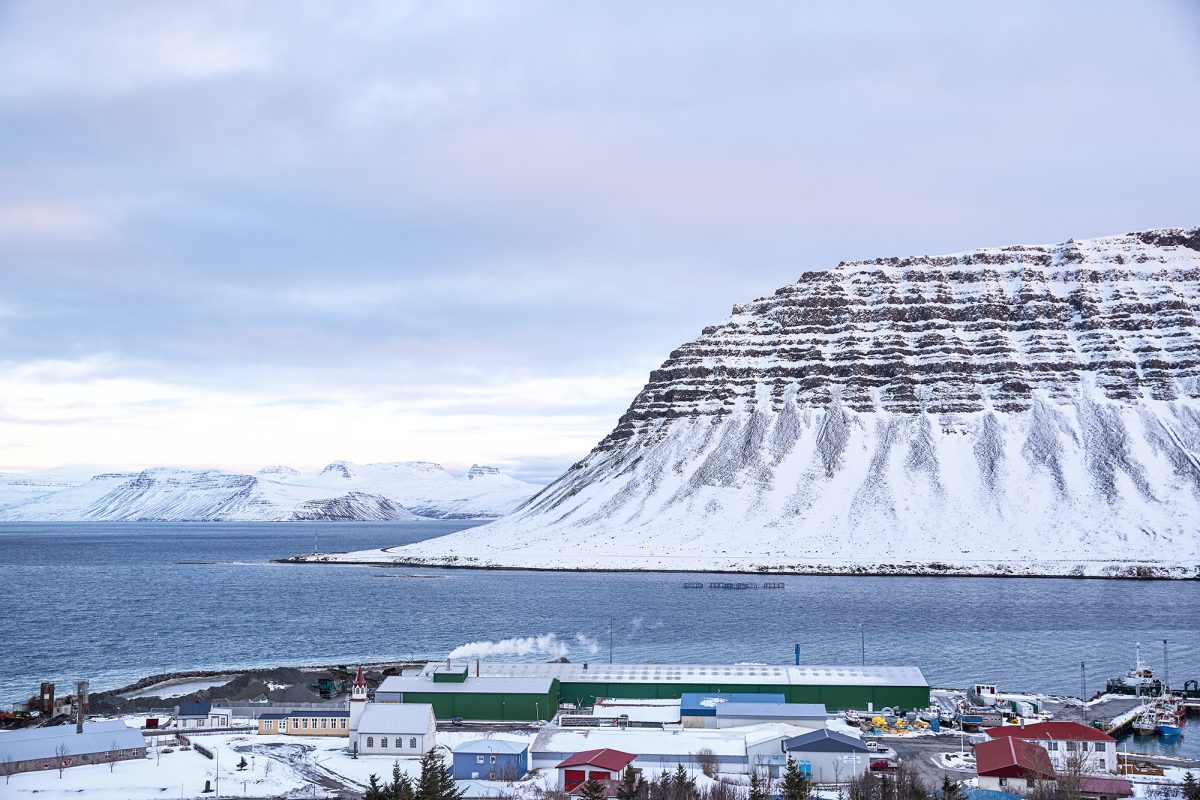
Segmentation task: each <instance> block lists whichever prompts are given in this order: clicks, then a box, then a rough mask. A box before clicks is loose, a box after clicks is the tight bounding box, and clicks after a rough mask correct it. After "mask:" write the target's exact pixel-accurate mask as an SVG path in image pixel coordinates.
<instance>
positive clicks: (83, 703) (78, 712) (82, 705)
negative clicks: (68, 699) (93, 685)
mask: <svg viewBox="0 0 1200 800" xmlns="http://www.w3.org/2000/svg"><path fill="white" fill-rule="evenodd" d="M87 706H88V681H87V679H86V678H85V679H84V680H81V681H79V682H78V683H76V684H75V732H76V733H83V718H84V716H85V715H86V714H87Z"/></svg>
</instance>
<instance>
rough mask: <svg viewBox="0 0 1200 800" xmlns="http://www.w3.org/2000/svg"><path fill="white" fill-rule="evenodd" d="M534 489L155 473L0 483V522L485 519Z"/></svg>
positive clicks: (486, 479)
mask: <svg viewBox="0 0 1200 800" xmlns="http://www.w3.org/2000/svg"><path fill="white" fill-rule="evenodd" d="M540 488H541V487H539V486H536V485H534V484H531V483H525V482H523V481H519V480H517V479H515V478H512V477H510V476H508V475H504V474H502V473H501V472H500V470H499V469H497V468H496V467H487V466H479V465H475V466H473V467H471V469H470V470H469V471H468V472H467V474H466V475H465V476H463V477H455V476H453V475H451V474H450V473H449V472H447V471H446V470H445V468H444V467H442V466H441V465H440V464H435V463H432V462H429V461H406V462H399V463H384V464H352V463H350V462H348V461H334V462H333V463H331V464H329V465H328V466H326V467H325V468H324V469H322V470H321V471H320V472H319V473H316V474H311V473H310V474H305V473H302V472H300V471H299V470H296V469H293V468H291V467H286V466H270V467H264V468H263V469H260V470H259V471H258V472H256V473H254V474H253V475H248V474H244V473H239V472H225V471H223V470H215V469H181V468H174V467H154V468H151V469H145V470H141V471H140V472H104V473H100V474H97V475H92V476H91V477H90V478H89V477H86V476H79V475H71V474H70V472H69V471H67V470H53V471H49V472H45V473H38V474H28V475H0V521H25V522H34V521H86V520H97V521H100V520H109V521H124V522H136V521H161V522H192V521H264V522H266V521H288V520H331V521H334V520H344V521H354V520H411V519H422V518H424V519H481V518H482V519H487V518H493V517H499V516H502V515H504V514H506V513H508V512H509V511H511V510H513V509H514V508H516V507H517V506H518V505H520V504H521V503H522V502H524V501H525V500H527V499H528V498H529V497H531V496H532V495H533V494H534V493H535V492H537V491H538V490H539V489H540Z"/></svg>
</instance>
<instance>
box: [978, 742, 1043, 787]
mask: <svg viewBox="0 0 1200 800" xmlns="http://www.w3.org/2000/svg"><path fill="white" fill-rule="evenodd" d="M975 771H976V772H978V773H979V788H980V789H993V790H998V791H1002V792H1011V791H1014V790H1023V789H1027V788H1029V787H1032V786H1036V785H1037V784H1038V782H1040V781H1052V780H1054V778H1055V773H1054V765H1053V764H1051V763H1050V754H1049V753H1047V752H1046V750H1045V749H1044V748H1042V747H1039V746H1038V745H1036V744H1033V743H1031V742H1027V741H1025V740H1023V739H1018V738H1016V737H1012V736H1004V737H1000V738H996V739H990V740H988V741H986V742H980V743H979V744H977V745H975Z"/></svg>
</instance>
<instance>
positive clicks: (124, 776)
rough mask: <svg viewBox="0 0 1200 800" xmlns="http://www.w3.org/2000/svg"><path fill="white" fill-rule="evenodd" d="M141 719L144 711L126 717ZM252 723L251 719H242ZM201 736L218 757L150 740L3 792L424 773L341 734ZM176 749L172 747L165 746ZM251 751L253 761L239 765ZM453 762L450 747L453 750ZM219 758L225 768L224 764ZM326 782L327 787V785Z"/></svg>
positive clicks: (330, 785)
mask: <svg viewBox="0 0 1200 800" xmlns="http://www.w3.org/2000/svg"><path fill="white" fill-rule="evenodd" d="M126 721H127V722H130V723H131V724H134V723H136V722H138V721H140V718H127V719H126ZM236 722H237V724H249V723H250V720H236ZM482 735H483V734H480V733H479V732H478V731H463V732H458V731H454V732H442V731H439V732H438V735H437V741H438V746H439V747H440V748H450V749H452V748H454V747H455V746H457V745H459V744H462V743H463V742H467V741H471V740H474V739H478V738H480V737H481V736H482ZM491 738H495V739H511V740H515V741H523V742H529V741H532V737H531V736H518V735H513V734H505V733H498V734H493V735H492V736H491ZM192 741H193V743H195V744H201V745H203V746H204V747H206V748H208V749H209V750H212V751H213V753H214V755H216V758H215V759H213V760H209V759H207V758H205V757H204V756H202V755H201V754H200V753H198V752H196V751H195V750H180V749H178V748H170V747H167V746H166V745H164V746H163V747H162V748H160V749H159V750H158V751H157V752H156V751H155V749H154V746H153V742H151V748H150V755H149V757H148V758H146V759H143V760H138V761H120V762H117V763H116V764H115V765H114V766H113V769H112V770H111V771H110V769H109V765H107V764H99V765H94V766H85V767H72V768H70V769H66V770H63V773H62V777H61V778H59V775H58V771H57V770H49V771H47V772H31V773H23V774H20V775H14V776H13V777H12V779H11V781H10V782H9V783H8V785H4V784H0V797H4V798H19V797H29V798H32V797H37V798H41V799H42V800H56V799H57V798H67V797H72V798H75V797H79V796H80V795H83V796H86V797H89V798H104V799H105V800H145V799H147V798H164V797H170V798H176V797H178V798H189V799H190V798H210V797H212V796H213V794H204V786H205V781H210V782H211V783H212V785H213V787H214V788H215V787H216V785H217V781H218V778H219V780H220V790H221V794H222V795H223V796H230V797H289V798H302V797H313V796H321V797H324V796H326V794H329V793H332V792H333V791H337V790H338V789H340V788H351V789H362V788H365V787H366V785H367V781H368V780H369V778H370V776H371V774H372V773H374V774H376V775H377V776H379V778H380V780H384V779H387V780H390V779H391V774H392V765H393V764H394V763H396V762H397V761H398V762H399V763H400V767H401V769H402V770H404V771H405V772H406V773H407V774H408V775H410V776H412V777H413V778H414V779H415V778H416V777H417V776H418V775H420V759H419V758H397V757H395V756H360V757H359V758H358V759H353V758H351V757H350V755H349V753H347V752H346V743H347V739H345V738H343V737H336V736H313V737H299V736H259V735H257V734H255V733H237V734H215V735H203V736H192ZM168 749H172V750H173V752H169V753H168V752H166V751H167V750H168ZM242 758H245V759H246V762H247V767H246V768H245V769H244V770H239V769H238V768H237V764H238V762H239V761H240V760H241V759H242ZM446 760H447V763H449V761H450V758H449V753H447V759H446ZM218 762H219V771H218ZM553 777H554V776H553V774H551V775H549V776H547V775H544V774H543V775H540V776H538V777H537V778H534V779H530V780H527V781H524V782H522V783H521V784H520V785H519V786H522V787H526V788H529V787H532V785H533V784H534V783H535V782H536V781H537V780H538V779H540V780H546V779H553ZM471 783H472V784H473V785H472V789H473V790H474V791H473V792H472V794H473V795H475V796H482V795H484V794H499V793H500V791H501V790H505V791H506V792H507V793H508V794H512V793H513V789H514V788H516V787H514V786H510V785H509V784H507V783H502V782H489V781H472V782H471ZM320 787H324V789H325V790H326V791H324V792H322V791H321V789H320Z"/></svg>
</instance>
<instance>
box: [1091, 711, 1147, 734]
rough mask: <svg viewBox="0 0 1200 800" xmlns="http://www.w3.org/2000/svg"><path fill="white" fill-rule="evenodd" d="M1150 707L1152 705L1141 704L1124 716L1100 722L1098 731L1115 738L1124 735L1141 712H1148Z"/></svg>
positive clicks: (1120, 715)
mask: <svg viewBox="0 0 1200 800" xmlns="http://www.w3.org/2000/svg"><path fill="white" fill-rule="evenodd" d="M1152 706H1153V703H1142V704H1141V705H1140V706H1134V707H1133V708H1131V709H1129V710H1128V711H1126V712H1125V713H1124V714H1119V715H1117V716H1115V717H1113V718H1112V719H1111V720H1109V721H1108V722H1101V723H1100V729H1101V730H1103V731H1104V732H1105V733H1107V734H1108V735H1109V736H1116V735H1118V734H1121V733H1124V732H1125V730H1126V729H1127V728H1128V727H1129V726H1130V725H1132V724H1133V721H1134V720H1135V719H1137V718H1138V717H1139V716H1140V715H1141V714H1142V712H1144V711H1149V710H1150V708H1151V707H1152Z"/></svg>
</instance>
